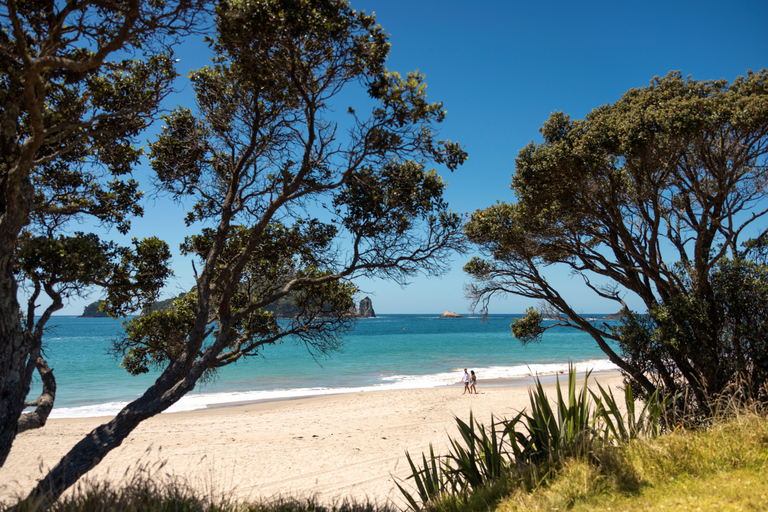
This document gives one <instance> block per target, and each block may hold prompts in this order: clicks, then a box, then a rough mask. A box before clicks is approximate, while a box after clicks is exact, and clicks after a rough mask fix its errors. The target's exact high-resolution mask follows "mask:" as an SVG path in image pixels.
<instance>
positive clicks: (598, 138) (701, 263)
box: [465, 70, 768, 413]
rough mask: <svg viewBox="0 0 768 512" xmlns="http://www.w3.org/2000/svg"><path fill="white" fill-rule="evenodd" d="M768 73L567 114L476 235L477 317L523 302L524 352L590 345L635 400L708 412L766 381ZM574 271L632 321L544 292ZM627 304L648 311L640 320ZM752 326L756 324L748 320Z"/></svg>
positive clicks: (659, 82) (652, 92) (531, 148)
mask: <svg viewBox="0 0 768 512" xmlns="http://www.w3.org/2000/svg"><path fill="white" fill-rule="evenodd" d="M767 78H768V73H767V72H766V71H765V70H763V71H761V72H759V73H752V72H750V73H748V74H747V76H746V77H740V78H738V79H736V80H735V81H733V83H728V82H727V81H724V80H718V81H705V82H699V81H695V80H691V79H684V78H682V77H681V75H680V74H679V73H670V74H669V75H667V76H666V77H663V78H655V79H654V80H653V81H652V82H651V85H650V86H648V87H644V88H641V89H632V90H630V91H628V92H627V93H626V94H624V95H623V97H622V98H621V100H620V101H618V102H616V103H614V104H611V105H605V106H602V107H600V108H597V109H595V110H593V111H592V112H590V113H589V114H588V115H587V117H586V119H584V120H572V119H570V118H569V117H568V116H567V115H564V114H562V113H555V114H552V116H551V117H550V118H549V120H548V121H547V122H546V123H545V124H544V126H543V128H542V129H541V133H542V135H543V138H544V140H543V142H541V143H539V144H536V143H531V144H529V145H528V146H526V147H525V148H524V149H523V150H521V151H520V153H519V155H518V158H517V160H516V172H515V174H514V175H513V177H512V190H513V191H514V193H515V195H516V199H517V201H516V202H515V203H514V204H506V203H500V204H498V205H495V206H492V207H489V208H486V209H484V210H478V211H476V212H475V213H474V214H473V215H472V217H471V220H470V221H469V222H468V224H467V227H466V233H467V236H468V237H469V239H470V240H471V241H472V242H474V243H476V244H477V245H478V246H479V247H480V248H481V250H482V251H484V252H485V254H486V255H487V258H485V259H483V258H474V259H472V260H471V261H470V262H469V263H467V265H466V266H465V270H466V271H467V272H468V273H469V274H470V275H471V276H472V278H473V280H474V281H473V283H472V284H471V285H469V287H468V294H469V296H470V297H471V298H472V299H473V300H474V304H475V306H476V307H479V308H481V309H482V308H483V307H487V305H488V301H489V300H490V299H491V297H493V296H495V295H498V294H507V293H512V294H515V295H519V296H522V297H527V298H530V299H533V300H535V301H538V310H537V309H534V308H531V309H530V310H529V311H528V314H527V315H526V316H525V317H524V318H523V319H521V320H520V321H518V322H516V323H515V324H513V326H512V330H513V333H514V334H515V336H516V337H517V338H519V339H520V340H521V341H522V342H524V343H525V342H529V341H534V340H541V335H542V333H543V332H544V331H545V330H546V328H547V325H545V324H544V323H543V319H544V318H547V317H551V318H554V319H556V322H553V323H552V325H567V326H571V327H574V328H576V329H580V330H582V331H584V332H586V333H588V334H590V335H591V336H592V337H593V338H594V339H595V341H596V342H597V344H598V345H599V346H600V348H601V349H602V350H603V352H605V354H606V355H607V356H608V357H609V358H610V360H611V361H612V362H614V363H615V364H616V365H618V366H619V367H620V368H621V369H622V371H623V372H625V373H626V375H627V376H628V377H629V379H630V380H631V381H632V382H633V383H635V384H637V386H635V387H636V389H642V390H643V391H644V392H645V393H652V392H653V391H655V390H656V389H657V388H658V387H661V388H662V391H663V392H672V393H676V392H680V391H686V390H687V391H691V393H690V397H691V398H690V403H691V404H692V405H694V406H695V407H696V408H697V409H698V410H699V411H701V412H702V413H707V411H708V403H709V399H710V398H712V397H714V396H715V395H717V393H720V392H721V391H723V389H724V388H725V387H726V386H727V385H728V384H730V383H733V382H734V380H735V379H736V378H737V377H744V379H743V382H750V384H749V385H748V386H749V387H750V391H751V392H752V393H753V394H755V395H757V394H759V393H760V389H761V386H763V385H764V384H765V383H766V381H767V380H768V358H767V357H766V348H767V347H766V342H765V337H764V336H762V333H763V332H764V330H765V325H766V323H765V320H766V318H768V316H766V315H767V314H768V309H766V304H765V300H764V299H761V292H760V290H762V289H763V288H765V285H766V282H765V278H764V277H765V275H766V273H765V271H766V268H765V267H764V266H761V264H760V263H759V262H756V261H753V260H754V258H755V256H754V255H753V254H752V252H753V250H752V248H756V247H759V246H761V245H760V244H759V243H758V244H755V243H750V244H748V245H746V246H744V245H743V242H746V241H747V239H748V238H749V237H756V238H757V237H759V235H761V234H764V233H765V220H764V219H765V214H766V211H767V210H766V208H767V207H768V203H767V202H766V184H767V183H768V181H767V180H768V169H767V168H766V154H768V84H767V83H766V79H767ZM555 266H557V267H565V268H567V269H570V271H571V272H572V274H573V275H575V276H577V278H578V277H580V278H582V279H583V283H584V289H585V290H588V291H591V292H593V293H594V294H595V296H596V297H600V298H602V299H607V300H609V301H613V302H614V303H615V304H616V309H621V310H622V311H623V321H622V322H621V323H620V325H611V324H609V323H596V322H592V321H590V320H589V319H587V318H585V317H584V316H582V315H581V314H580V306H579V305H578V304H573V303H572V302H569V301H568V300H567V299H566V298H564V297H563V295H562V294H561V291H559V290H561V287H560V286H559V283H557V282H552V281H551V280H550V279H548V277H547V269H548V268H550V267H555ZM627 294H630V295H632V296H634V297H635V298H638V299H640V300H641V301H642V303H643V304H644V306H645V308H646V309H645V310H644V311H636V312H633V311H630V310H629V309H628V308H627V304H626V302H625V299H626V297H627ZM747 311H749V312H750V313H749V315H748V316H749V318H750V320H749V321H748V322H747V321H746V317H745V314H744V313H745V312H747Z"/></svg>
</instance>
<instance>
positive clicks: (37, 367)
mask: <svg viewBox="0 0 768 512" xmlns="http://www.w3.org/2000/svg"><path fill="white" fill-rule="evenodd" d="M203 14H204V10H203V2H201V1H200V0H183V1H177V0H170V1H167V2H146V1H143V0H125V1H122V0H121V1H111V0H98V1H95V0H71V1H66V2H65V1H60V0H32V1H18V0H6V1H4V2H2V4H1V5H0V27H1V28H2V30H0V69H2V71H0V465H2V464H3V463H4V462H5V460H6V458H7V456H8V453H9V451H10V449H11V445H12V443H13V440H14V438H15V436H16V434H17V432H19V431H22V430H25V429H28V428H34V427H39V426H41V425H43V424H44V423H45V421H46V419H47V417H48V413H49V412H50V410H51V407H52V406H53V401H54V398H55V391H56V381H55V379H54V377H53V373H52V371H51V369H50V368H48V365H47V363H46V361H45V359H44V358H43V356H42V353H41V347H42V337H43V330H44V328H45V326H46V323H47V322H48V320H49V318H50V316H51V314H52V313H53V312H55V311H56V310H58V309H61V308H62V307H63V304H64V301H65V300H66V299H67V298H68V297H71V296H76V295H78V294H80V293H81V292H82V291H83V290H85V289H86V288H88V289H89V290H91V289H92V287H93V286H103V287H104V288H105V290H106V293H108V294H110V295H111V296H112V298H113V299H115V300H114V301H113V305H114V307H115V309H114V311H115V312H121V311H129V310H130V309H131V307H132V306H137V305H139V303H141V302H143V301H151V300H152V299H154V297H155V294H156V292H157V290H158V289H159V287H160V286H161V285H162V282H163V278H164V277H165V276H166V275H168V273H169V269H168V268H167V264H166V263H167V260H168V257H169V253H168V250H167V247H165V245H164V244H163V243H162V242H160V241H158V240H155V239H148V240H136V241H135V242H134V247H132V248H128V247H120V246H118V245H116V244H114V243H112V242H107V241H102V240H99V239H98V237H96V236H95V235H91V234H86V233H77V232H73V230H72V226H71V221H72V220H75V219H82V218H83V217H86V216H89V217H90V218H92V219H95V220H96V222H102V223H104V224H108V225H113V226H116V228H117V229H118V230H120V231H121V232H127V230H128V228H129V226H130V219H131V217H132V216H134V215H138V214H140V213H141V207H140V206H139V204H138V203H137V201H138V200H139V198H140V197H141V192H140V191H139V189H138V185H137V183H136V182H134V181H133V180H132V179H131V177H130V171H131V167H132V166H133V165H134V164H135V163H136V162H137V161H138V159H139V157H140V154H141V151H140V150H138V149H136V148H134V146H133V145H132V143H133V141H134V139H135V138H136V137H137V136H138V134H139V133H141V132H142V131H143V130H144V129H145V128H146V127H147V125H148V123H149V122H150V121H151V120H152V119H153V118H154V117H156V116H157V115H158V113H159V105H160V103H161V101H162V99H163V98H164V97H166V95H167V94H168V93H169V92H171V91H172V86H173V82H174V80H175V78H176V72H175V70H174V65H173V64H174V63H173V60H174V59H173V58H172V57H173V55H172V53H171V50H170V48H172V47H173V45H174V44H175V43H176V42H177V41H178V38H179V37H181V36H183V35H184V34H187V33H189V32H190V31H191V30H193V29H194V27H195V26H196V25H197V23H198V22H197V20H199V19H201V17H202V15H203ZM73 254H77V255H78V258H72V257H71V256H72V255H73ZM21 283H24V284H25V285H28V287H29V293H28V295H27V297H28V300H27V301H26V302H25V303H24V304H21V303H20V302H19V294H18V292H19V285H20V284H21ZM46 296H47V298H48V302H49V303H50V305H49V306H47V307H45V308H42V309H40V308H39V307H38V303H39V302H41V300H40V299H41V298H42V297H46ZM118 299H120V300H118ZM43 302H45V301H43ZM118 303H119V304H120V305H119V306H118V305H117V304H118ZM22 311H23V313H22ZM35 371H38V372H40V375H41V376H42V382H43V394H42V395H41V396H40V397H39V398H38V399H37V400H34V401H32V402H30V403H27V402H26V401H27V395H28V393H29V391H30V383H31V381H32V377H33V375H34V373H35ZM26 405H32V406H35V410H34V411H33V412H32V413H30V414H27V415H24V416H21V414H22V411H23V410H24V408H25V406H26Z"/></svg>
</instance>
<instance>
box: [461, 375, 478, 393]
mask: <svg viewBox="0 0 768 512" xmlns="http://www.w3.org/2000/svg"><path fill="white" fill-rule="evenodd" d="M462 380H463V381H464V393H462V395H463V394H466V392H467V391H469V394H470V395H471V394H472V393H474V394H477V388H476V387H475V384H476V383H477V377H476V376H475V370H472V374H471V375H470V374H469V373H467V369H466V368H464V377H463V378H462Z"/></svg>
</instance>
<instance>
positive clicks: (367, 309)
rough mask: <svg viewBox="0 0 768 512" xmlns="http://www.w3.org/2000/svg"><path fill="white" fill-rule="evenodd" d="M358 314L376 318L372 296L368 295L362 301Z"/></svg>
mask: <svg viewBox="0 0 768 512" xmlns="http://www.w3.org/2000/svg"><path fill="white" fill-rule="evenodd" d="M357 316H359V317H360V318H375V317H376V313H375V312H374V311H373V302H371V299H370V297H366V298H364V299H363V300H361V301H360V306H359V308H358V310H357Z"/></svg>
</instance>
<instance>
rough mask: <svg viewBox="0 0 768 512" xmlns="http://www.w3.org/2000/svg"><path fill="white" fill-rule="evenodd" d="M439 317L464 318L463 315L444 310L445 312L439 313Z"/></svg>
mask: <svg viewBox="0 0 768 512" xmlns="http://www.w3.org/2000/svg"><path fill="white" fill-rule="evenodd" d="M440 318H464V315H460V314H458V313H454V312H453V311H446V312H445V313H443V314H442V315H440Z"/></svg>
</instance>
